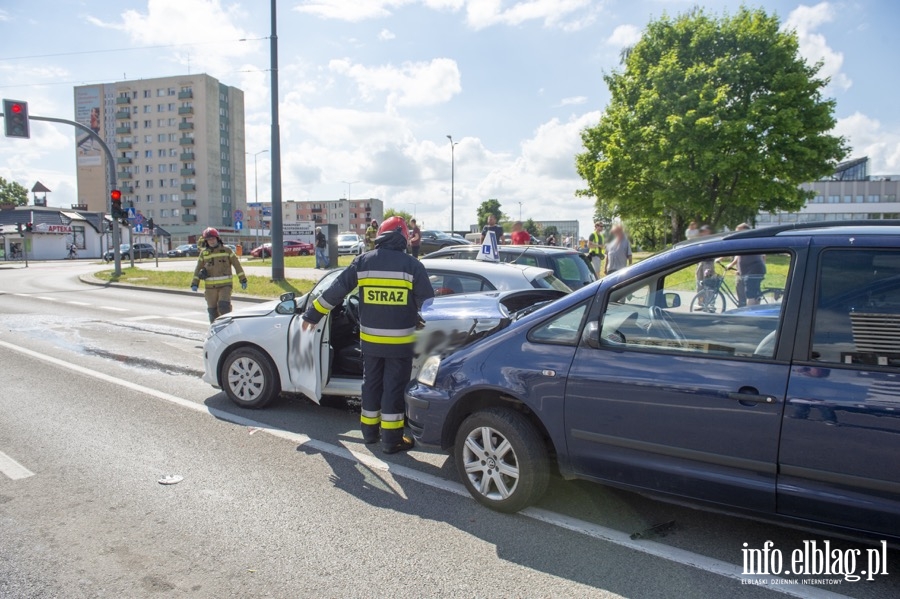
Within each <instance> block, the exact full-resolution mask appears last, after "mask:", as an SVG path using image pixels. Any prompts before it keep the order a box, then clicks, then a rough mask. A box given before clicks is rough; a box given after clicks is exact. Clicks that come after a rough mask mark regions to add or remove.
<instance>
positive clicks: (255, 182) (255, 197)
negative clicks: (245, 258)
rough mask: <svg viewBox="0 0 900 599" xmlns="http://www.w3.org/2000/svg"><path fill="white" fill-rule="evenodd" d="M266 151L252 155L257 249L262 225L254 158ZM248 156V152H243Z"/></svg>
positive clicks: (257, 175)
mask: <svg viewBox="0 0 900 599" xmlns="http://www.w3.org/2000/svg"><path fill="white" fill-rule="evenodd" d="M266 152H268V150H260V151H259V152H257V153H256V154H253V198H254V199H253V203H254V204H256V247H259V227H260V226H261V224H262V207H261V206H260V205H259V171H258V170H257V168H256V157H257V156H259V155H260V154H265V153H266ZM244 154H247V155H250V152H244Z"/></svg>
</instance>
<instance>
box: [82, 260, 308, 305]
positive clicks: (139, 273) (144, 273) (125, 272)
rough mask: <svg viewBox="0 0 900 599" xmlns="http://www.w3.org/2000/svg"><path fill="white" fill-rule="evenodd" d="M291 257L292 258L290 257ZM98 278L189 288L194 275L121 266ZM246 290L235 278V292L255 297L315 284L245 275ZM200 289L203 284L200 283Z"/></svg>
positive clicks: (299, 292)
mask: <svg viewBox="0 0 900 599" xmlns="http://www.w3.org/2000/svg"><path fill="white" fill-rule="evenodd" d="M292 259H293V258H292ZM257 262H258V261H257ZM95 276H96V277H97V278H98V279H102V280H104V281H112V282H115V283H129V284H131V285H145V286H147V287H168V288H171V289H185V290H187V289H190V288H191V279H193V277H194V275H193V273H190V272H178V271H171V270H163V271H156V270H144V269H140V268H123V269H122V275H121V276H119V277H116V276H114V275H113V271H111V270H104V271H101V272H98V273H96V275H95ZM247 283H248V287H247V291H241V286H240V284H239V283H238V282H237V279H235V282H234V288H235V291H236V292H237V293H246V294H248V295H255V296H257V297H271V298H277V297H279V296H280V295H281V294H282V293H284V292H286V291H293V292H294V293H296V294H297V295H302V294H304V293H307V292H308V291H309V290H310V289H312V287H313V285H315V281H310V280H306V279H293V280H287V281H282V282H280V283H273V282H272V281H271V280H270V279H269V278H268V277H259V276H255V275H251V276H248V277H247ZM200 287H201V289H202V288H203V285H202V283H201V285H200Z"/></svg>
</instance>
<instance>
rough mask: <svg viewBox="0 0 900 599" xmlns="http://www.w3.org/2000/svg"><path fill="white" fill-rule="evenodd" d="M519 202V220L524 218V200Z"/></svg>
mask: <svg viewBox="0 0 900 599" xmlns="http://www.w3.org/2000/svg"><path fill="white" fill-rule="evenodd" d="M518 204H519V220H522V202H518Z"/></svg>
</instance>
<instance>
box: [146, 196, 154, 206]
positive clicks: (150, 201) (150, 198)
mask: <svg viewBox="0 0 900 599" xmlns="http://www.w3.org/2000/svg"><path fill="white" fill-rule="evenodd" d="M147 203H148V204H152V203H153V196H152V195H150V194H148V195H147Z"/></svg>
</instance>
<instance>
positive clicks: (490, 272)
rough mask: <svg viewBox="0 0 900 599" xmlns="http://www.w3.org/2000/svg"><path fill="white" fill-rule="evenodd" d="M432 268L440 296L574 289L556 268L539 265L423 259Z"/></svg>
mask: <svg viewBox="0 0 900 599" xmlns="http://www.w3.org/2000/svg"><path fill="white" fill-rule="evenodd" d="M422 266H424V267H425V270H426V271H428V278H429V279H431V286H432V288H433V289H434V294H435V295H436V296H440V295H453V294H459V293H480V292H484V291H510V290H514V289H528V288H529V287H533V288H534V289H556V290H558V291H562V292H563V293H571V292H572V290H571V289H569V287H568V286H566V284H565V283H563V282H562V281H560V280H559V279H557V278H556V276H555V275H554V274H553V271H552V270H550V269H548V268H538V267H537V266H522V265H519V264H508V263H499V264H497V263H493V262H466V263H462V262H454V261H452V260H429V259H427V258H426V259H424V260H422Z"/></svg>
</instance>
